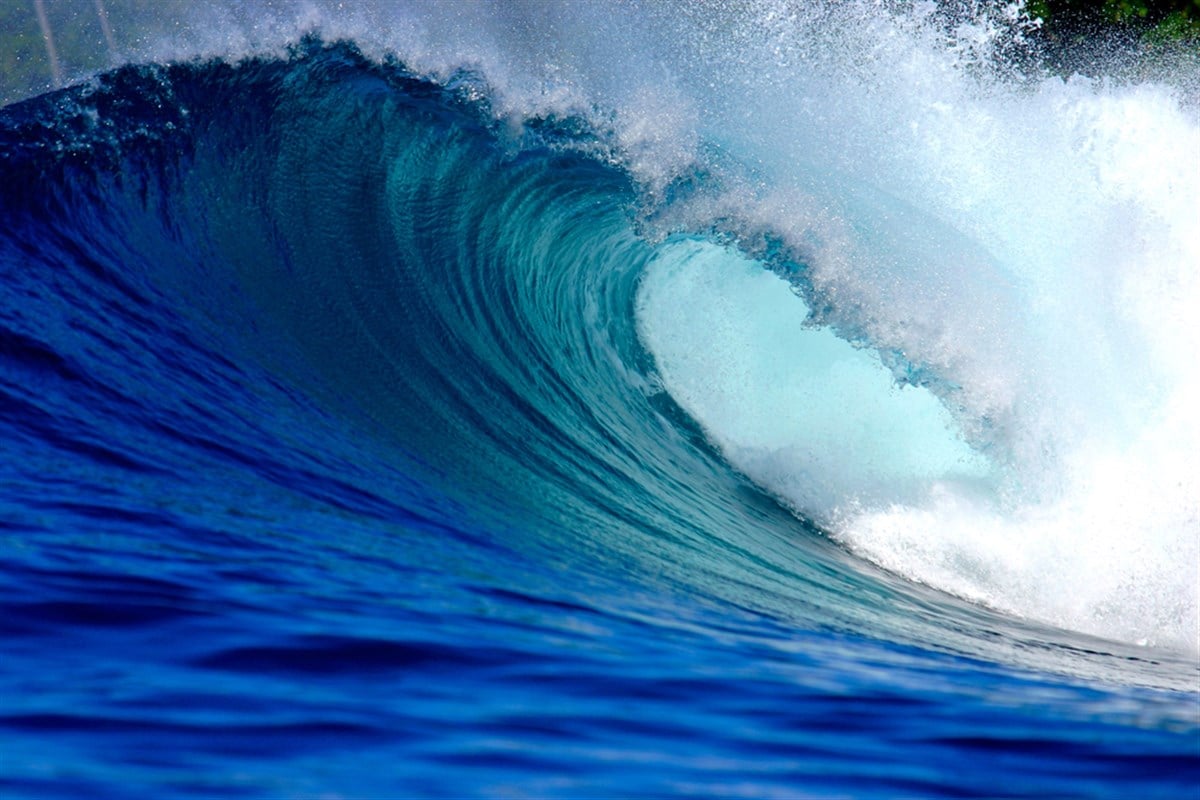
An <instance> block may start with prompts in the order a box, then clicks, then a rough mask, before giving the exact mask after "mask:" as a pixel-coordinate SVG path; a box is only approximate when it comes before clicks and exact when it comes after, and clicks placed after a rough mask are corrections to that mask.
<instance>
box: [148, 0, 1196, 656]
mask: <svg viewBox="0 0 1200 800" xmlns="http://www.w3.org/2000/svg"><path fill="white" fill-rule="evenodd" d="M892 5H896V6H907V10H905V9H903V8H901V9H900V10H896V9H892V10H889V8H888V7H889V6H892ZM978 5H982V6H985V7H986V8H985V9H984V10H979V9H978V8H976V6H978ZM268 6H269V8H270V9H275V10H264V9H263V8H261V7H256V8H255V9H254V13H253V15H252V16H251V15H249V14H247V13H242V12H239V11H237V9H238V8H239V7H240V6H238V5H236V4H234V5H231V6H230V7H229V9H227V10H226V11H224V12H222V11H220V10H219V9H213V8H210V9H209V10H207V11H204V12H203V14H202V13H201V12H200V11H197V12H196V13H197V16H198V17H200V16H203V17H204V18H203V19H202V20H201V23H202V24H197V25H193V26H191V27H190V28H187V29H186V30H181V32H180V33H179V35H178V36H176V37H175V38H174V39H172V41H171V42H169V43H167V44H166V45H163V46H161V47H157V49H155V47H154V46H153V45H152V43H148V44H147V47H146V48H145V49H144V50H143V52H142V53H141V54H140V55H142V56H145V55H147V54H149V55H152V56H153V57H156V58H159V57H162V56H164V55H172V56H191V55H197V54H205V55H227V56H228V55H240V54H246V53H251V52H260V51H262V50H263V49H269V48H271V47H276V48H278V47H281V46H282V45H283V44H284V43H286V42H287V41H294V40H295V38H296V37H297V36H298V34H299V33H301V32H303V31H306V30H310V29H313V28H316V29H319V30H320V31H322V33H323V34H324V35H325V36H326V37H327V38H335V37H339V36H347V37H352V38H354V39H355V40H356V41H358V42H359V43H360V45H361V46H363V47H364V48H365V49H366V50H367V51H368V53H369V54H372V55H375V56H382V55H385V54H396V55H398V56H399V57H400V58H401V59H403V60H405V61H406V62H407V63H408V64H409V65H410V66H412V67H413V68H415V69H417V70H421V71H424V72H427V73H429V74H433V75H450V74H452V73H453V72H454V71H455V70H456V69H459V68H463V67H467V68H472V69H475V70H477V71H479V72H480V73H481V74H483V75H484V76H485V77H486V79H487V80H488V82H489V83H490V85H491V87H492V90H493V92H494V95H493V97H492V101H493V103H494V107H495V108H496V110H497V113H498V114H500V115H502V116H504V117H506V118H508V119H509V120H510V121H511V123H512V124H513V126H514V127H518V128H519V127H520V125H521V124H522V121H523V120H525V119H527V118H528V117H530V116H538V115H546V114H579V115H582V116H584V117H585V118H587V119H589V120H590V121H591V122H592V124H593V125H595V126H596V127H597V129H599V130H610V131H611V132H612V138H613V142H614V147H615V153H616V157H617V158H618V159H619V160H621V162H622V163H624V164H625V165H626V166H628V167H629V168H630V169H631V171H632V172H633V174H634V175H635V176H636V177H637V178H639V179H640V180H642V181H643V182H644V183H645V184H646V185H647V186H648V187H650V188H651V189H656V188H662V187H663V186H666V185H667V184H668V183H669V181H670V180H671V179H672V178H673V177H675V176H677V175H679V174H683V173H686V172H687V171H688V170H690V169H691V168H692V167H693V166H694V165H696V164H700V165H705V158H706V156H705V155H704V153H705V152H708V150H706V149H705V148H709V149H716V150H718V151H719V152H720V153H721V154H722V157H723V158H729V159H731V160H733V161H735V162H739V163H742V164H744V165H747V166H748V167H750V168H752V169H753V171H754V174H755V175H756V176H757V178H756V181H757V182H756V183H747V184H742V185H739V186H737V187H733V186H732V185H731V187H730V189H729V191H728V192H727V193H726V194H725V195H723V196H720V197H717V198H708V199H707V200H706V201H705V202H704V203H696V204H695V205H693V206H692V207H690V208H689V209H687V210H686V213H684V212H681V216H680V217H679V219H682V220H688V221H690V223H691V224H692V225H693V226H695V227H697V228H702V227H703V226H705V225H707V224H710V223H713V222H714V221H716V220H725V221H727V222H728V221H730V220H732V221H734V223H736V224H740V225H743V226H749V227H755V226H757V227H758V228H760V229H767V230H770V231H772V232H774V233H775V234H776V235H778V236H780V237H782V238H783V240H784V241H785V243H787V244H789V245H790V246H792V247H793V249H794V251H795V252H796V253H798V254H799V255H801V256H802V257H803V258H804V259H805V260H806V262H807V264H808V267H809V270H810V271H809V274H808V277H809V279H810V280H811V283H812V286H813V289H814V291H815V293H816V297H817V299H819V300H820V302H821V303H822V305H823V306H824V305H828V306H829V309H830V310H829V312H828V314H827V319H828V321H832V322H836V323H838V324H839V325H840V326H842V329H843V330H851V329H853V330H858V331H861V332H864V333H865V334H867V335H868V336H869V338H870V339H871V340H872V341H873V342H874V343H875V344H876V345H878V346H879V347H880V348H883V349H885V350H890V351H895V352H898V353H903V354H904V355H905V356H906V357H907V358H908V360H909V361H910V362H911V363H913V364H914V365H917V366H920V367H925V368H927V369H928V370H929V371H930V372H932V373H933V374H936V375H937V376H940V378H941V379H942V381H943V384H942V387H943V388H942V389H941V391H942V399H943V401H944V404H945V407H947V408H949V409H951V411H952V416H953V418H954V421H953V422H952V423H948V422H947V421H946V417H945V416H944V414H945V412H942V411H938V410H936V409H933V410H931V407H930V406H929V404H928V402H927V401H926V400H922V401H916V400H911V399H910V398H912V397H914V396H920V395H919V394H914V393H916V392H917V390H915V389H913V390H909V389H904V390H902V389H899V388H897V387H892V386H891V385H890V384H887V382H886V373H885V372H884V371H882V370H881V369H877V368H876V367H874V366H872V364H871V363H869V358H870V354H869V353H866V352H863V351H854V354H853V355H850V356H847V357H846V358H844V359H843V358H841V357H840V356H839V357H836V358H835V357H834V356H832V355H830V354H831V353H832V352H833V344H832V343H830V342H829V341H827V340H822V339H820V337H819V334H817V333H815V332H814V331H812V330H811V329H808V328H802V327H797V326H798V325H799V321H800V320H803V319H804V317H805V316H806V314H807V313H808V312H807V309H805V308H803V307H802V306H801V305H800V304H799V303H796V302H791V303H790V305H789V304H788V303H787V301H789V300H792V298H790V297H784V296H783V295H782V294H781V293H780V291H779V285H781V284H779V282H778V280H777V279H774V278H770V276H766V277H763V278H761V279H760V278H757V277H750V276H748V273H747V267H746V266H745V264H744V263H743V262H741V261H739V260H738V259H736V258H732V257H729V256H728V254H724V255H720V254H718V252H717V251H716V250H713V251H710V252H708V253H707V254H706V253H704V252H700V251H697V252H692V253H691V254H690V256H689V257H688V258H683V259H682V260H681V254H683V253H684V252H685V251H683V250H679V249H673V250H670V251H669V252H664V255H663V257H662V259H660V262H661V263H659V264H658V265H657V266H656V267H655V270H653V271H652V273H651V275H649V276H647V280H646V288H645V292H646V293H645V294H644V296H643V298H642V322H643V329H644V331H645V332H646V338H647V341H648V342H649V343H650V346H651V347H652V349H653V350H654V351H655V353H656V355H657V356H658V358H659V361H660V364H661V365H662V371H663V377H664V380H665V382H666V385H667V387H668V388H669V389H670V391H671V392H672V393H673V394H674V395H675V396H676V397H677V398H679V400H680V402H681V403H682V404H683V405H685V406H686V407H688V408H689V410H690V411H691V412H692V413H693V414H694V415H695V416H696V418H697V419H698V421H699V422H700V423H701V424H702V425H703V426H704V427H705V428H706V430H708V431H709V433H710V435H711V436H712V437H713V439H714V440H715V441H717V442H718V443H720V444H721V446H722V447H723V448H724V449H725V451H726V453H727V454H728V456H729V458H730V459H731V460H732V461H733V462H734V463H735V464H737V465H738V466H739V467H740V468H741V469H743V470H744V471H745V472H747V474H749V475H751V476H752V477H753V478H755V479H756V480H758V481H760V482H762V483H763V484H764V485H767V486H770V487H771V488H772V490H773V491H776V492H778V493H779V494H781V495H783V496H785V497H786V498H787V499H788V501H789V502H790V503H791V504H792V505H794V506H795V507H796V508H798V509H800V510H801V511H802V512H803V513H805V514H808V515H810V516H813V517H815V518H818V519H821V520H824V521H825V522H826V524H828V525H829V526H830V528H831V529H832V530H833V531H834V532H835V533H836V535H837V536H839V537H840V538H841V540H842V541H844V542H845V543H846V544H847V546H849V547H851V548H853V549H855V550H856V551H858V552H860V553H862V554H863V555H864V556H866V557H868V558H870V559H873V560H875V561H877V562H879V563H881V564H883V565H885V566H888V567H889V568H892V569H895V570H897V571H898V572H901V573H903V574H905V575H908V576H910V577H911V578H913V579H915V580H919V581H924V582H926V583H929V584H932V585H935V586H939V587H942V588H945V589H947V590H949V591H953V592H957V593H959V594H962V595H964V596H967V597H971V598H976V599H978V600H981V601H984V602H987V603H990V604H993V605H995V606H997V607H1001V608H1004V609H1006V610H1008V611H1010V612H1012V613H1015V614H1021V615H1026V616H1030V617H1036V618H1039V619H1043V620H1048V621H1050V622H1052V623H1056V624H1059V625H1063V626H1065V627H1070V628H1075V629H1079V630H1084V631H1089V632H1092V633H1097V634H1100V635H1105V636H1111V637H1116V638H1120V639H1125V640H1129V641H1142V642H1147V643H1155V644H1161V645H1166V646H1172V647H1183V648H1187V649H1190V650H1192V651H1194V652H1195V651H1198V650H1200V641H1198V640H1200V632H1198V631H1200V623H1198V619H1197V595H1198V587H1197V569H1198V564H1200V523H1198V522H1197V498H1198V497H1200V486H1198V485H1197V476H1198V475H1200V464H1198V463H1197V453H1200V431H1198V426H1197V422H1196V419H1197V414H1196V411H1195V409H1197V408H1200V391H1198V389H1197V380H1196V377H1195V372H1196V370H1195V353H1196V352H1200V324H1197V322H1196V316H1197V311H1198V310H1200V279H1198V277H1197V276H1198V273H1200V216H1198V213H1200V212H1198V211H1197V209H1200V166H1198V163H1197V156H1196V154H1197V153H1200V119H1198V113H1197V109H1198V108H1200V103H1198V102H1197V100H1196V97H1195V96H1190V97H1189V96H1185V93H1186V92H1193V93H1194V92H1195V90H1196V87H1197V86H1200V67H1197V62H1196V59H1194V58H1193V59H1191V60H1190V61H1189V60H1188V59H1181V60H1179V62H1178V64H1177V65H1176V66H1175V67H1174V68H1173V69H1174V71H1173V72H1172V71H1171V70H1169V69H1166V68H1163V69H1161V70H1160V79H1159V81H1158V82H1153V81H1142V80H1133V79H1118V78H1103V77H1099V78H1088V79H1084V78H1078V77H1076V78H1071V79H1061V78H1056V77H1055V78H1039V79H1033V80H1029V79H1024V80H1018V79H1016V78H1014V75H1016V73H1017V70H1016V68H1014V67H1011V66H1008V65H1007V63H1008V62H1006V61H1004V60H1003V59H998V58H997V57H996V55H997V53H999V52H1001V51H1003V50H1004V49H1005V48H1013V47H1016V48H1019V46H1020V39H1021V36H1022V33H1023V30H1024V29H1023V27H1022V26H1021V24H1018V19H1019V14H1020V4H1019V3H1011V4H1007V5H1004V6H1001V7H998V8H997V7H995V6H994V5H993V4H974V3H970V4H961V7H960V11H961V10H962V9H966V10H967V11H965V12H962V13H960V15H959V17H958V18H957V19H953V20H951V19H949V18H947V17H946V16H945V15H943V14H941V12H940V11H938V8H939V6H935V4H933V3H914V4H880V3H877V2H870V1H869V0H858V1H856V0H848V1H847V2H830V3H807V4H798V3H791V2H771V1H769V0H762V1H761V2H755V1H754V0H747V1H746V2H736V3H730V2H719V1H714V2H707V3H698V4H682V5H680V6H670V7H666V6H661V5H655V4H651V5H647V6H640V5H636V4H634V5H630V4H616V5H614V4H610V3H606V2H590V3H589V2H582V0H581V1H580V2H564V3H554V2H551V1H550V0H537V1H536V2H530V3H525V4H523V3H506V4H501V5H496V6H492V5H484V4H479V5H476V4H465V3H437V2H430V3H419V2H414V3H410V4H395V3H391V2H382V3H379V4H375V5H370V4H361V5H356V8H355V10H354V11H353V12H345V11H343V10H342V8H341V6H342V4H340V3H333V2H330V3H324V2H311V3H307V4H304V5H302V6H296V5H294V4H291V3H285V4H281V5H279V6H278V7H277V8H276V7H275V6H273V5H271V4H268ZM940 8H943V9H944V8H945V6H940ZM972 9H974V11H973V12H972V11H971V10H972ZM988 9H991V10H988ZM222 15H223V16H222ZM184 27H185V28H186V26H184ZM1017 77H1019V76H1017ZM708 166H715V165H708ZM679 247H682V245H677V244H676V245H671V248H679ZM673 258H674V260H675V264H674V266H671V265H670V264H669V263H668V262H670V261H671V260H672V259H673ZM685 261H687V262H690V263H691V265H692V266H691V267H689V268H688V269H689V270H691V272H690V273H689V272H688V271H687V270H685V269H684V268H683V267H682V266H681V265H682V264H683V262H685ZM717 262H721V263H724V264H725V265H726V266H725V268H726V269H727V270H728V271H729V275H726V276H720V275H718V274H716V273H714V272H713V270H714V269H715V266H714V265H715V264H716V263H717ZM660 270H661V274H660ZM768 280H774V281H776V283H775V284H769V283H768V282H767V281H768ZM784 294H786V292H785V293H784ZM685 297H686V298H687V303H688V305H686V306H683V305H678V306H672V302H676V303H677V302H678V299H679V298H685ZM671 298H677V300H675V301H673V300H672V299H671ZM777 300H780V301H781V302H777ZM693 309H708V310H707V311H703V312H699V311H697V312H695V313H693ZM767 309H770V311H767ZM702 323H703V324H702ZM718 331H719V333H716V332H718ZM797 352H801V353H803V354H806V355H804V357H803V358H799V359H796V358H794V356H795V354H796V353H797ZM818 353H825V355H824V356H821V357H820V358H818V356H817V354H818ZM826 356H828V357H826ZM798 362H799V363H800V364H801V366H797V363H798ZM818 363H820V364H821V365H822V366H820V367H819V368H818V367H817V366H815V365H816V364H818ZM819 381H825V383H824V384H820V383H819ZM881 381H882V383H881ZM817 385H824V386H826V387H833V389H832V390H831V393H828V394H825V393H822V392H821V391H814V389H813V387H814V386H817ZM954 387H957V388H954ZM909 403H913V404H915V405H916V406H920V405H922V404H924V407H923V409H922V410H919V411H917V410H911V409H910V408H909V405H908V404H909ZM839 413H844V417H840V416H839ZM896 415H899V416H901V417H903V418H904V419H905V421H904V423H903V424H896V425H893V424H892V423H890V422H888V423H886V424H885V423H884V422H883V420H887V419H892V418H894V417H895V416H896ZM814 417H815V418H816V419H818V420H820V423H821V424H820V425H819V426H816V427H815V428H814V427H812V426H811V425H810V421H811V420H812V419H813V418H814ZM916 420H923V422H921V423H920V424H918V423H917V422H916ZM955 425H957V426H959V429H961V430H962V431H963V433H964V435H965V436H967V437H968V438H970V440H971V441H972V442H973V443H974V444H975V445H976V446H977V447H978V448H985V449H986V458H987V461H988V462H989V465H990V466H989V467H988V469H987V470H984V469H983V467H981V466H980V465H981V464H982V463H983V462H982V461H981V460H980V458H981V457H980V456H978V455H971V454H970V453H965V452H964V450H963V447H964V446H963V445H962V443H961V441H959V439H958V438H956V436H957V434H956V433H955V432H954V426H955ZM918 431H920V433H918ZM930 442H934V443H936V445H935V446H934V447H931V446H930V444H929V443H930ZM983 472H987V473H988V477H986V478H985V477H984V476H983ZM968 477H969V479H967V478H968ZM989 480H990V481H991V482H992V483H991V485H992V487H993V488H992V490H991V491H990V492H987V491H981V486H980V481H989Z"/></svg>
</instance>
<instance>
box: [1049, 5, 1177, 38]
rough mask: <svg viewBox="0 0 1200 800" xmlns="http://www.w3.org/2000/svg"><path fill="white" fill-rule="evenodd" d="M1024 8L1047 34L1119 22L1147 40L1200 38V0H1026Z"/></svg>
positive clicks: (1089, 28)
mask: <svg viewBox="0 0 1200 800" xmlns="http://www.w3.org/2000/svg"><path fill="white" fill-rule="evenodd" d="M1026 11H1027V12H1028V13H1029V16H1031V17H1035V18H1038V19H1041V20H1042V22H1043V23H1044V24H1045V26H1046V29H1047V32H1048V33H1049V34H1050V35H1057V36H1072V35H1078V34H1079V33H1081V32H1086V31H1094V30H1097V29H1099V28H1105V27H1109V28H1111V27H1112V26H1120V27H1124V28H1126V29H1128V32H1130V33H1132V34H1134V35H1135V36H1137V37H1139V38H1141V39H1143V40H1146V41H1150V42H1155V41H1157V42H1163V41H1170V40H1179V39H1197V40H1198V41H1200V0H1029V2H1028V3H1027V4H1026Z"/></svg>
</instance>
